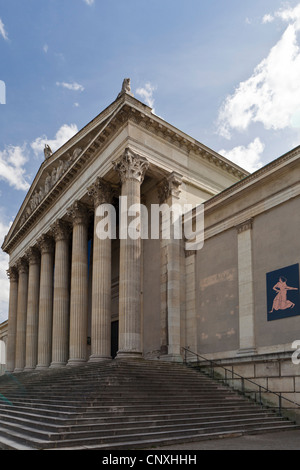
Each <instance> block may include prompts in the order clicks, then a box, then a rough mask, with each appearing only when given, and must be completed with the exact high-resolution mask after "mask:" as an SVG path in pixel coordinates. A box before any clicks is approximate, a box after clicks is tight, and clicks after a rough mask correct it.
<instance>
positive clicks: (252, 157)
mask: <svg viewBox="0 0 300 470" xmlns="http://www.w3.org/2000/svg"><path fill="white" fill-rule="evenodd" d="M264 149H265V145H264V144H263V143H262V142H261V140H260V138H259V137H257V138H256V139H254V141H253V142H251V143H250V144H249V145H248V147H245V146H243V145H241V146H239V147H235V148H233V149H232V150H220V151H219V154H220V155H223V157H225V158H227V159H228V160H230V161H232V162H234V163H236V164H237V165H239V166H240V167H241V168H243V169H245V170H247V171H249V172H250V173H252V172H253V171H256V170H258V169H259V168H261V167H262V166H263V163H262V161H261V155H262V153H263V151H264Z"/></svg>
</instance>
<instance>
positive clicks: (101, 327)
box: [88, 178, 113, 362]
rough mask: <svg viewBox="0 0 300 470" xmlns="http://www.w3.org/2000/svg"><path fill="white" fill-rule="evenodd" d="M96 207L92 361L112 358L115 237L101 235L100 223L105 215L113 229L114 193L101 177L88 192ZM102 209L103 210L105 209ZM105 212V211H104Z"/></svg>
mask: <svg viewBox="0 0 300 470" xmlns="http://www.w3.org/2000/svg"><path fill="white" fill-rule="evenodd" d="M88 194H89V196H90V197H91V198H92V200H93V203H94V208H95V213H94V243H93V276H92V328H91V353H92V354H91V356H90V359H89V360H90V361H92V362H95V361H102V360H105V359H111V237H110V236H109V234H107V238H104V233H102V234H101V233H99V232H98V224H99V225H100V221H101V220H102V217H103V216H104V215H105V222H106V223H107V224H108V226H111V223H112V222H113V221H112V213H111V211H110V207H107V211H106V212H105V213H104V211H105V206H103V204H111V202H112V191H111V188H110V185H109V184H107V183H106V182H105V181H103V180H102V179H101V178H98V179H97V180H96V182H95V184H93V185H92V186H91V187H90V188H89V191H88ZM101 206H102V207H101ZM102 209H103V211H102Z"/></svg>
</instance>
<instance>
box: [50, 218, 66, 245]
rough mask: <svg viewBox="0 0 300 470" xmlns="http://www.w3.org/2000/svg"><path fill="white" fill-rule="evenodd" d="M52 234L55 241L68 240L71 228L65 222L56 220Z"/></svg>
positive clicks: (52, 227)
mask: <svg viewBox="0 0 300 470" xmlns="http://www.w3.org/2000/svg"><path fill="white" fill-rule="evenodd" d="M51 234H52V235H53V238H54V240H55V241H59V240H67V239H68V238H69V236H70V234H71V226H70V224H69V223H68V222H66V221H65V220H62V219H59V220H56V221H55V222H54V223H53V224H52V225H51Z"/></svg>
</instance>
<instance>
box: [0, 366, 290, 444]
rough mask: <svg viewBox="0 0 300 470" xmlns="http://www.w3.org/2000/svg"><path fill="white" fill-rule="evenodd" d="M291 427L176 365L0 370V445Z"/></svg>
mask: <svg viewBox="0 0 300 470" xmlns="http://www.w3.org/2000/svg"><path fill="white" fill-rule="evenodd" d="M295 428H297V426H296V425H295V424H294V423H292V422H290V421H288V420H286V419H284V418H282V417H279V416H278V415H276V413H275V412H274V411H272V410H271V409H262V408H261V407H259V406H258V405H256V404H255V403H253V402H251V401H248V400H247V399H245V398H244V397H242V396H241V395H239V394H237V393H236V392H234V391H232V390H230V389H229V388H227V387H224V386H222V385H220V384H219V383H217V382H215V381H213V380H212V379H210V378H209V377H207V376H205V375H204V374H202V373H200V372H197V371H195V370H193V369H190V368H187V367H185V366H183V365H181V364H174V363H167V362H162V361H144V360H136V361H125V360H114V361H107V362H105V363H98V364H96V363H88V364H86V365H84V366H80V367H76V368H75V367H66V368H63V369H48V370H45V371H34V372H22V373H18V374H7V375H5V376H2V377H0V448H2V449H19V450H25V449H28V450H30V449H45V450H46V449H55V450H70V449H91V450H92V449H95V450H97V449H99V450H100V449H103V450H109V449H116V450H119V449H139V448H140V449H146V448H149V447H153V446H158V445H168V444H174V443H178V442H188V441H193V440H194V441H195V440H200V439H213V438H217V437H218V438H219V437H226V436H231V435H241V434H245V433H258V432H271V431H278V430H289V429H295Z"/></svg>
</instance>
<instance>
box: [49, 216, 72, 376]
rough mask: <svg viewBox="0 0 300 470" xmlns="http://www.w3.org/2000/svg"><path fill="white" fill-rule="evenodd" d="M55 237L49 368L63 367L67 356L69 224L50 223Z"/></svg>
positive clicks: (60, 222) (61, 221)
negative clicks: (50, 360)
mask: <svg viewBox="0 0 300 470" xmlns="http://www.w3.org/2000/svg"><path fill="white" fill-rule="evenodd" d="M51 228H52V234H53V236H54V239H55V262H54V265H55V272H54V293H53V331H52V363H51V366H50V367H51V368H56V367H63V366H65V365H66V364H67V362H68V358H69V314H70V281H69V271H70V269H69V257H70V256H69V239H70V233H71V230H70V226H69V224H68V223H67V222H65V221H63V220H57V221H56V222H55V223H54V224H53V225H52V227H51Z"/></svg>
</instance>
